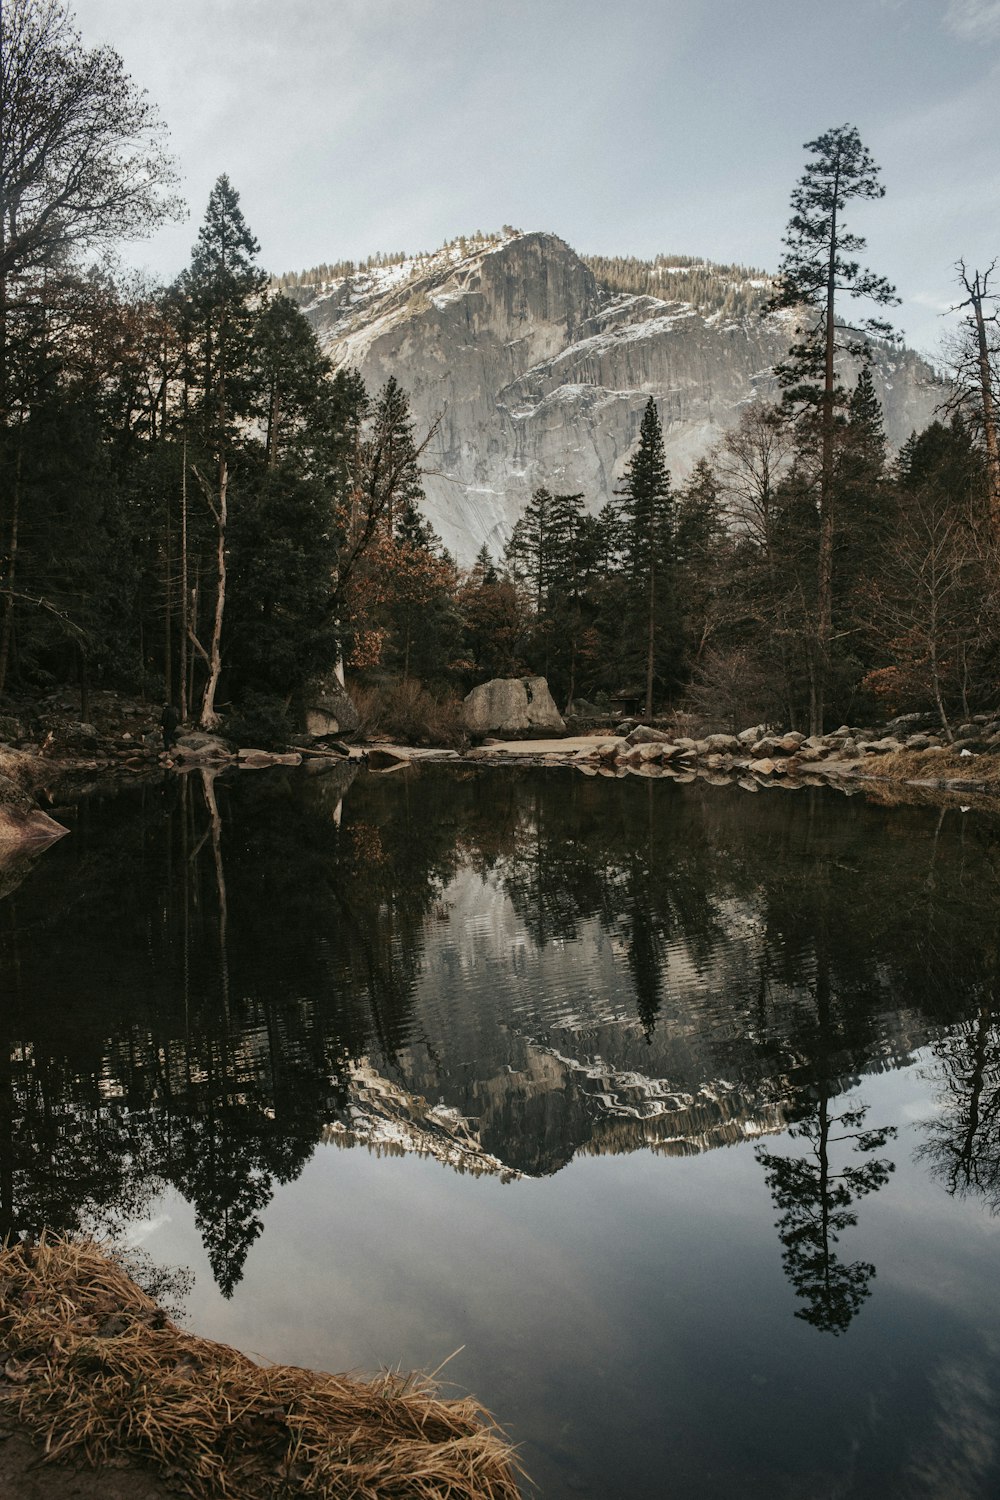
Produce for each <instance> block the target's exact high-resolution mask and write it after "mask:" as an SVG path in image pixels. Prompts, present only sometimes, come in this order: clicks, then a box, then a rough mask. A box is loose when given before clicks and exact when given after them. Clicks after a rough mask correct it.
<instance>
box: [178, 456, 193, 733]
mask: <svg viewBox="0 0 1000 1500" xmlns="http://www.w3.org/2000/svg"><path fill="white" fill-rule="evenodd" d="M187 523H188V505H187V432H186V431H185V433H184V438H183V441H182V443H181V643H180V659H179V662H178V669H177V671H178V677H179V678H180V704H179V707H180V715H181V723H182V724H183V723H186V722H187V716H188V705H189V697H188V659H187V658H188V649H187V648H188V629H189V627H190V624H191V620H190V614H189V610H188V576H187V567H188V538H187Z"/></svg>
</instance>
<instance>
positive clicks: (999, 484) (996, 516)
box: [963, 272, 1000, 551]
mask: <svg viewBox="0 0 1000 1500" xmlns="http://www.w3.org/2000/svg"><path fill="white" fill-rule="evenodd" d="M988 274H989V273H987V275H988ZM985 279H986V278H985V277H982V278H981V277H980V275H979V273H978V272H977V273H976V275H975V276H974V278H973V282H972V286H969V283H968V281H967V280H966V281H965V285H966V287H967V289H968V292H969V301H970V302H971V303H972V311H973V315H974V317H975V320H976V347H977V353H978V362H979V386H980V392H981V398H982V403H983V437H984V440H985V443H986V463H987V470H988V473H989V483H990V529H991V531H992V533H993V542H994V545H995V546H996V548H997V549H998V551H1000V445H998V439H997V417H996V408H995V406H994V404H993V370H992V368H991V365H990V347H989V342H988V340H987V337H986V319H985V317H984V316H983V292H984V289H985ZM963 280H965V278H964V277H963Z"/></svg>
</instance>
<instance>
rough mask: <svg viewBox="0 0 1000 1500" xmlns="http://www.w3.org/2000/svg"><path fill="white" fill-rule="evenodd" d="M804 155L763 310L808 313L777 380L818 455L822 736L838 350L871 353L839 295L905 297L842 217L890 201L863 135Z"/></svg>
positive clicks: (818, 705) (838, 138)
mask: <svg viewBox="0 0 1000 1500" xmlns="http://www.w3.org/2000/svg"><path fill="white" fill-rule="evenodd" d="M805 150H806V151H809V152H810V153H811V154H812V157H813V160H812V161H810V162H809V163H808V164H807V166H806V168H805V171H804V172H803V174H802V176H801V177H800V178H799V181H798V182H797V183H796V185H795V188H794V190H793V192H792V217H791V218H790V220H789V222H788V229H787V232H786V234H785V240H784V243H785V253H784V256H783V257H782V261H781V266H780V268H779V272H778V286H777V291H776V292H775V295H774V297H772V299H771V300H770V302H768V303H767V304H766V306H765V309H764V310H765V312H771V311H777V310H779V309H783V308H792V309H796V310H801V311H802V312H803V313H804V316H805V322H804V323H803V325H802V326H800V327H799V328H798V329H797V330H796V332H797V335H798V342H797V343H796V344H795V345H794V346H793V347H792V349H791V351H790V353H789V356H788V359H787V360H786V361H785V362H784V364H782V365H781V366H779V368H778V378H779V380H780V382H781V384H782V385H783V386H784V388H785V396H786V400H788V401H789V402H791V403H792V404H794V405H795V406H796V407H797V408H798V409H799V411H800V413H801V414H802V417H803V419H804V420H803V423H802V425H803V429H804V433H805V434H806V435H807V437H808V439H809V440H811V441H813V442H815V443H816V446H817V447H818V450H819V497H818V499H819V516H820V526H819V542H818V557H817V587H816V610H815V623H814V629H813V632H812V636H813V639H812V642H811V645H812V651H811V663H810V700H811V701H810V715H809V717H810V726H811V728H812V731H813V732H814V733H817V734H821V733H822V731H823V714H824V698H825V691H826V679H827V676H828V673H829V666H830V661H829V658H830V641H831V635H832V629H833V587H834V569H833V562H834V535H835V526H836V516H835V511H836V502H835V490H836V473H835V469H836V454H835V434H836V425H837V413H838V408H839V407H840V406H842V405H843V402H844V399H845V398H844V392H843V391H842V389H841V388H840V387H839V385H838V381H837V378H836V369H835V358H836V354H837V351H838V349H845V350H847V351H848V352H851V353H854V354H859V353H860V354H862V355H863V354H864V352H865V347H866V346H865V344H864V341H863V340H862V341H859V339H858V337H857V334H856V333H854V332H852V331H848V330H846V329H845V328H844V327H843V325H838V323H837V298H838V296H843V295H846V296H848V297H851V298H858V297H862V298H864V299H866V300H867V301H869V302H874V303H876V304H878V305H882V306H887V305H889V304H891V303H894V302H897V301H898V300H899V299H898V298H897V296H896V294H895V290H894V289H893V287H892V286H890V284H889V282H888V281H886V279H885V278H884V277H883V276H879V275H876V274H875V272H873V271H869V270H866V269H865V268H863V267H862V266H861V264H860V262H859V261H858V260H856V259H855V256H856V255H857V254H858V253H859V252H860V251H862V250H864V248H865V240H864V239H863V238H862V237H861V236H860V235H858V234H853V233H851V232H850V231H849V230H848V229H847V228H846V226H845V224H844V220H843V215H844V211H845V209H846V208H847V205H848V204H849V203H851V202H854V201H856V200H859V199H860V200H862V201H865V200H870V199H876V198H882V197H884V195H885V188H884V187H882V185H881V183H880V182H879V180H878V167H877V166H876V165H875V162H874V161H873V159H872V157H871V155H870V153H869V152H868V150H867V149H866V147H865V146H863V145H862V142H861V137H860V136H859V135H858V132H857V130H856V129H855V128H854V126H853V125H839V126H836V127H835V128H834V129H833V130H828V131H826V132H825V133H824V134H823V135H821V136H818V137H817V138H816V140H814V141H808V142H807V143H806V146H805ZM862 331H863V332H864V333H866V334H868V335H879V336H883V337H884V336H886V335H888V333H889V329H888V326H887V324H885V323H884V322H882V321H880V320H877V319H868V320H867V321H866V322H864V323H863V324H862Z"/></svg>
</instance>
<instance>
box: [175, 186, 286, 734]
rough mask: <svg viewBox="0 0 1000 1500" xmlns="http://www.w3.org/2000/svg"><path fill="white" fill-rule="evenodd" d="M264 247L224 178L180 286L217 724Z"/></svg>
mask: <svg viewBox="0 0 1000 1500" xmlns="http://www.w3.org/2000/svg"><path fill="white" fill-rule="evenodd" d="M259 248H260V247H259V245H258V244H257V241H256V240H255V239H254V237H253V235H252V234H251V232H250V229H249V227H248V225H247V223H246V220H245V219H244V217H243V213H242V210H241V209H240V202H239V194H238V193H237V192H236V190H235V188H234V187H233V186H232V184H231V182H230V181H229V178H228V177H226V176H222V177H220V178H219V179H218V181H217V182H216V184H215V186H214V187H213V189H212V192H211V194H210V196H209V200H208V209H207V211H206V214H205V220H204V223H203V224H202V226H201V228H200V230H199V231H198V239H197V242H196V244H195V246H194V249H193V251H192V253H191V265H190V267H189V268H188V270H187V271H185V273H184V275H183V276H182V277H181V279H180V282H179V285H178V292H179V297H178V306H179V310H180V316H181V321H182V328H183V336H184V338H185V341H186V345H187V349H188V353H189V358H190V361H191V364H190V369H189V376H188V385H189V389H190V391H191V394H192V398H193V415H194V418H195V422H196V426H197V430H198V436H199V438H200V442H201V444H202V446H203V448H204V450H205V452H206V454H207V456H208V459H209V461H210V463H211V465H212V467H213V469H214V478H213V479H212V480H211V481H210V480H209V478H208V476H207V474H206V473H204V472H203V471H202V470H201V469H197V470H196V472H197V476H198V480H199V483H200V485H201V488H202V491H203V493H204V496H205V499H206V502H207V504H208V507H209V510H210V511H211V513H212V518H213V520H214V522H215V602H214V608H213V614H212V632H211V637H210V642H209V645H208V647H206V646H205V645H204V644H203V643H202V642H201V640H200V639H199V638H198V635H197V633H196V629H195V626H194V625H193V624H191V625H190V626H189V628H188V636H189V639H190V640H191V643H192V645H193V646H194V648H195V650H196V651H197V653H198V655H199V656H200V657H201V658H202V660H203V662H204V664H205V667H206V670H207V674H208V675H207V680H206V683H205V690H204V694H203V696H202V705H201V713H200V723H201V726H202V728H204V729H214V728H215V727H216V726H217V724H218V722H219V716H218V713H217V712H216V708H215V695H216V692H217V691H218V686H219V679H220V677H221V675H222V629H223V621H224V618H225V607H226V528H227V525H228V511H229V473H230V459H231V456H232V452H233V449H234V447H235V446H236V444H237V442H238V438H239V434H240V423H241V422H242V421H244V420H245V419H246V418H247V417H248V416H250V415H251V413H252V412H253V407H254V392H255V381H254V374H255V370H254V342H253V340H254V332H255V327H256V320H257V317H258V315H259V311H260V298H261V294H262V293H263V291H264V288H265V287H266V285H267V274H266V272H264V271H261V270H260V269H259V268H258V266H257V265H256V264H255V259H254V258H255V256H256V254H257V252H258V250H259Z"/></svg>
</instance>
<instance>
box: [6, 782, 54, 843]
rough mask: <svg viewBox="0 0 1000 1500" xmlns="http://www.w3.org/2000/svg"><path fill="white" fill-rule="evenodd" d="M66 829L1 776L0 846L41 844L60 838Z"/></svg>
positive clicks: (15, 785) (13, 783) (17, 787)
mask: <svg viewBox="0 0 1000 1500" xmlns="http://www.w3.org/2000/svg"><path fill="white" fill-rule="evenodd" d="M68 832H69V829H68V828H64V827H63V825H62V824H61V823H57V822H56V820H55V818H50V817H49V815H48V813H43V812H42V810H41V808H38V807H36V806H35V804H34V802H33V801H32V799H31V798H30V797H29V796H28V793H27V792H25V791H22V789H21V788H20V787H19V786H18V785H17V783H16V782H14V781H11V779H10V777H9V776H2V775H0V849H3V848H7V847H10V846H14V847H16V848H30V847H33V846H34V847H40V846H41V845H43V844H51V843H52V841H53V840H54V839H61V838H62V836H63V834H65V833H68Z"/></svg>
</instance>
